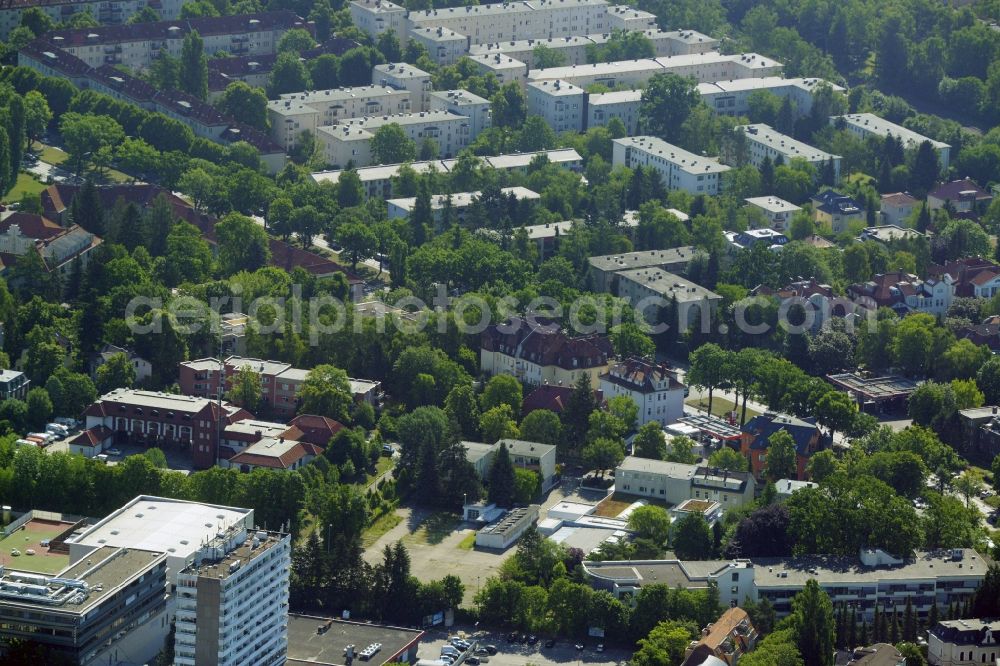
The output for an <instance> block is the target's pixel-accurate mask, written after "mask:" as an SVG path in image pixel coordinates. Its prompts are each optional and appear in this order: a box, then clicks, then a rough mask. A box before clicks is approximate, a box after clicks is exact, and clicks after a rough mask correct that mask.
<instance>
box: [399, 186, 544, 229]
mask: <svg viewBox="0 0 1000 666" xmlns="http://www.w3.org/2000/svg"><path fill="white" fill-rule="evenodd" d="M500 192H501V193H502V194H504V195H507V196H513V197H514V198H515V199H517V200H518V201H536V200H538V199H539V198H540V195H539V194H538V193H537V192H534V191H532V190H529V189H528V188H526V187H504V188H501V190H500ZM480 194H481V192H455V193H454V194H435V195H434V196H432V197H431V210H432V211H433V214H434V221H435V222H436V223H440V222H441V218H442V216H443V215H444V209H445V208H446V207H447V206H448V205H449V200H450V202H451V203H450V205H451V208H452V211H454V214H455V219H456V221H457V222H464V221H465V214H466V212H467V211H468V209H469V207H470V206H472V204H474V203H475V202H476V201H477V200H478V199H479V196H480ZM385 203H386V205H387V206H388V211H389V219H390V220H392V219H396V218H400V217H407V216H409V214H410V213H411V212H413V208H414V207H415V206H416V204H417V198H416V197H405V198H402V199H387V200H386V202H385Z"/></svg>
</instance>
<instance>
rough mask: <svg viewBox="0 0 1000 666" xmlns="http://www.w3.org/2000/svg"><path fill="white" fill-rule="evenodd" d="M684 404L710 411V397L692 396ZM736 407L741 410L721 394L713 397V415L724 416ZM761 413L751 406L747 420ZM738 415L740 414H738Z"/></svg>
mask: <svg viewBox="0 0 1000 666" xmlns="http://www.w3.org/2000/svg"><path fill="white" fill-rule="evenodd" d="M684 404H686V405H690V406H692V407H697V408H699V409H702V410H704V411H706V412H707V411H708V398H691V399H690V400H685V401H684ZM734 409H736V410H737V411H740V410H739V409H737V408H736V406H734V405H733V401H732V400H727V399H726V398H722V397H720V396H715V397H714V398H713V399H712V416H718V417H719V418H724V417H725V416H726V415H727V414H729V412H731V411H733V410H734ZM759 415H760V412H758V411H757V410H755V409H751V408H750V407H747V421H749V420H750V419H752V418H753V417H755V416H759ZM737 416H739V415H738V414H737Z"/></svg>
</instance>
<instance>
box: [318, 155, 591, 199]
mask: <svg viewBox="0 0 1000 666" xmlns="http://www.w3.org/2000/svg"><path fill="white" fill-rule="evenodd" d="M541 157H544V158H545V159H546V160H548V161H549V162H551V163H553V164H557V165H559V166H561V167H564V168H566V169H570V170H571V171H579V170H580V169H581V167H582V165H583V158H582V157H580V153H578V152H576V150H574V149H572V148H557V149H555V150H540V151H537V152H531V153H509V154H506V155H493V156H476V160H477V161H478V162H479V165H480V166H481V167H483V168H489V169H494V170H496V171H508V172H516V173H525V172H527V170H528V167H529V166H530V165H531V162H532V160H534V159H535V158H541ZM457 164H458V160H457V159H448V160H430V161H425V162H408V163H406V164H384V165H380V166H370V167H361V168H359V169H356V170H355V173H357V174H358V178H360V179H361V185H362V187H364V190H365V195H366V196H368V197H377V198H382V199H388V198H390V197H391V196H392V194H393V180H394V179H395V178H397V177H398V176H399V172H400V170H401V169H402V168H403V167H404V166H405V167H409V168H411V169H413V170H414V171H416V172H417V173H427V172H428V171H430V170H431V169H433V170H435V171H437V172H438V173H450V172H451V171H452V170H453V169H454V168H455V165H457ZM343 173H344V170H342V169H338V170H333V171H317V172H315V173H313V174H312V178H313V180H314V181H316V182H317V183H332V184H336V183H337V182H338V181H339V180H340V176H341V174H343Z"/></svg>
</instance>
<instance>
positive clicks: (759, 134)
mask: <svg viewBox="0 0 1000 666" xmlns="http://www.w3.org/2000/svg"><path fill="white" fill-rule="evenodd" d="M735 129H738V130H740V129H741V130H743V131H744V132H745V133H746V137H747V140H748V141H752V142H755V143H759V144H761V145H764V146H768V147H770V148H773V149H774V150H776V151H777V152H779V153H780V154H782V155H784V156H786V157H787V158H788V159H794V158H796V157H800V158H802V159H805V160H807V161H809V162H825V161H827V160H829V159H839V158H840V156H839V155H831V154H830V153H828V152H825V151H822V150H820V149H819V148H815V147H813V146H810V145H809V144H808V143H803V142H802V141H799V140H797V139H793V138H792V137H790V136H788V135H787V134H782V133H781V132H779V131H778V130H776V129H774V128H773V127H771V126H770V125H765V124H764V123H757V124H755V125H740V126H738V127H736V128H735Z"/></svg>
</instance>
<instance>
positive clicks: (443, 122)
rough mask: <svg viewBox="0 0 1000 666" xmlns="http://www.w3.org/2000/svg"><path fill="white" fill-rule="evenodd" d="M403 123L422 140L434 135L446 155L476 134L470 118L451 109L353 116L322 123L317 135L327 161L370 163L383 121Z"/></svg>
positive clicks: (409, 133) (414, 137) (414, 138)
mask: <svg viewBox="0 0 1000 666" xmlns="http://www.w3.org/2000/svg"><path fill="white" fill-rule="evenodd" d="M389 124H396V125H399V126H400V127H401V128H402V129H403V131H404V132H405V133H406V135H407V137H408V138H409V139H410V140H412V141H415V142H416V143H418V144H420V143H421V142H422V141H423V140H424V139H431V140H433V141H434V142H435V143H437V145H438V148H439V149H440V151H441V153H442V154H443V155H444V156H445V157H452V156H454V155H455V154H457V153H458V151H460V150H462V149H463V148H465V147H466V146H468V145H469V144H470V143H472V142H473V141H474V140H475V138H476V136H475V134H474V133H473V129H472V123H471V121H470V120H469V118H466V117H465V116H460V115H458V114H455V113H452V112H450V111H421V112H419V113H403V114H397V115H384V116H368V117H364V118H352V119H348V120H345V121H343V122H341V123H340V124H337V125H331V126H328V127H320V128H318V129H317V132H316V135H317V136H316V138H317V139H318V140H319V142H320V145H321V146H322V147H323V156H324V158H325V160H326V162H327V163H329V164H332V165H341V166H346V165H347V164H349V163H353V164H354V165H355V166H369V165H370V164H372V162H373V161H374V156H373V155H372V151H371V140H372V139H373V138H374V137H375V132H377V131H378V129H379V128H380V127H382V126H383V125H389Z"/></svg>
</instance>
